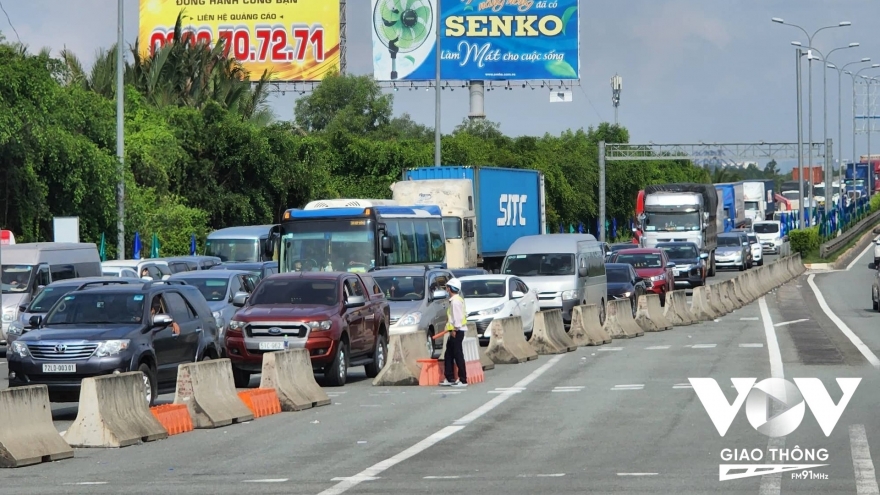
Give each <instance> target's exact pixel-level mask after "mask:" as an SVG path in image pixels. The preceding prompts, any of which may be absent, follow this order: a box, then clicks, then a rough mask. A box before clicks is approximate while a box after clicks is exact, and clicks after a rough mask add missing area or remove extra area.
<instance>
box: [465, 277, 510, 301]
mask: <svg viewBox="0 0 880 495" xmlns="http://www.w3.org/2000/svg"><path fill="white" fill-rule="evenodd" d="M506 294H507V282H506V281H505V280H486V279H482V280H481V279H476V280H462V281H461V295H462V296H463V297H464V298H465V299H479V298H496V297H504V296H505V295H506Z"/></svg>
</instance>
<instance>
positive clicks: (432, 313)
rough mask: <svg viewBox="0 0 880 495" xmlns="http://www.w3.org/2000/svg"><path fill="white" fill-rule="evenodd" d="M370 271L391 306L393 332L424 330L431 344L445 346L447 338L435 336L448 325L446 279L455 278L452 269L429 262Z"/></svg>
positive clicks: (390, 330)
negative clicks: (444, 339)
mask: <svg viewBox="0 0 880 495" xmlns="http://www.w3.org/2000/svg"><path fill="white" fill-rule="evenodd" d="M370 274H371V275H372V276H373V278H374V279H375V280H376V283H377V284H379V287H380V288H381V289H382V292H384V293H385V299H387V300H388V303H389V306H390V308H391V326H390V328H389V330H388V333H389V335H394V334H399V333H408V332H414V331H418V330H424V331H425V333H426V334H427V336H428V345H429V347H428V348H429V349H432V348H433V349H434V350H436V349H441V348H442V347H443V339H436V340H434V338H433V337H434V335H436V334H438V333H440V332H442V331H443V330H444V329H445V328H446V308H447V307H448V306H449V301H448V298H447V294H446V282H447V281H448V280H449V279H451V278H454V277H453V275H452V272H450V271H449V270H446V269H441V268H432V267H429V266H426V267H423V268H422V267H419V268H397V267H395V268H386V269H378V270H374V271H372V272H371V273H370Z"/></svg>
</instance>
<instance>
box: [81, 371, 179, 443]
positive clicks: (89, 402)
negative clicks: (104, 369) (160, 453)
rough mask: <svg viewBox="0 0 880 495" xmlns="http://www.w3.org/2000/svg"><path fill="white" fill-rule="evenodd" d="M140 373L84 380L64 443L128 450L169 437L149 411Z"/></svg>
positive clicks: (142, 375) (142, 377)
mask: <svg viewBox="0 0 880 495" xmlns="http://www.w3.org/2000/svg"><path fill="white" fill-rule="evenodd" d="M146 391H147V388H146V386H145V385H144V374H143V373H141V372H140V371H133V372H130V373H120V374H118V375H106V376H98V377H90V378H83V381H82V386H81V388H80V392H79V410H78V411H77V414H76V420H74V422H73V424H71V425H70V427H69V428H67V432H66V433H65V434H64V440H65V441H66V442H67V443H68V444H70V446H71V447H105V448H106V447H128V446H129V445H135V444H139V443H141V442H152V441H154V440H162V439H165V438H168V431H167V430H165V427H164V426H162V423H160V422H159V420H158V419H156V417H155V416H153V413H151V412H150V405H149V402H147V393H146Z"/></svg>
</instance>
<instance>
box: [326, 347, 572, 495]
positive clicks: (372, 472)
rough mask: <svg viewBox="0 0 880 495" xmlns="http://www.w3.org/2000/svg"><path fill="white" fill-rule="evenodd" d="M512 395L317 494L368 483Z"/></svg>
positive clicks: (530, 379) (529, 380)
mask: <svg viewBox="0 0 880 495" xmlns="http://www.w3.org/2000/svg"><path fill="white" fill-rule="evenodd" d="M564 357H565V354H558V355H556V356H554V357H552V358H551V359H550V360H549V361H547V363H545V364H544V365H543V366H541V367H540V368H538V369H536V370H535V371H532V372H531V373H530V374H529V375H528V376H526V377H525V378H523V379H522V380H520V381H519V382H517V383H516V384H515V385H514V387H518V388H525V387H527V386H528V385H529V384H530V383H532V382H533V381H535V380H537V379H538V377H540V376H541V375H543V374H544V373H545V372H546V371H547V370H548V369H550V368H551V367H553V366H554V365H555V364H556V363H558V362H559V361H560V360H561V359H562V358H564ZM514 394H515V392H506V393H504V394H502V395H499V396H498V397H495V398H493V399H492V400H490V401H488V402H486V403H485V404H483V405H482V406H480V407H478V408H476V409H474V410H473V411H471V412H470V413H469V414H467V415H465V416H463V417H461V418H459V419H458V420H456V421H455V423H453V425H451V426H447V427H445V428H443V429H442V430H440V431H438V432H437V433H434V434H433V435H431V436H429V437H428V438H425V439H424V440H422V441H420V442H418V443H417V444H415V445H413V446H412V447H410V448H408V449H406V450H404V451H403V452H401V453H399V454H397V455H394V456H392V457H389V458H388V459H385V460H384V461H380V462H378V463H376V464H374V465H372V466H370V467H368V468H367V469H364V470H363V471H361V472H360V473H358V474H356V475H354V476H352V477H350V478H348V479H346V480H345V481H341V482H339V483H337V484H336V485H334V486H332V487H330V488H328V489H326V490H324V491H323V492H321V493H319V494H318V495H340V494H342V493H345V492H347V491H348V490H351V489H352V488H354V487H355V486H357V485H359V484H360V483H361V482H363V481H368V480H369V479H371V478H373V477H374V476H377V475H379V474H381V473H382V472H384V471H386V470H388V469H390V468H392V467H394V466H395V465H397V464H399V463H401V462H403V461H405V460H407V459H409V458H410V457H413V456H415V455H417V454H419V453H421V452H424V451H425V450H427V449H429V448H431V447H432V446H433V445H435V444H437V443H439V442H441V441H443V440H445V439H446V438H449V437H450V436H452V435H454V434H455V433H458V432H459V431H461V430H463V429H464V428H465V426H467V425H468V424H470V423H471V422H473V421H474V420H476V419H478V418H480V417H481V416H483V415H484V414H486V413H488V412H489V411H491V410H493V409H495V408H496V407H498V406H500V405H501V404H503V403H504V402H505V401H506V400H507V399H509V398H511V397H513V395H514Z"/></svg>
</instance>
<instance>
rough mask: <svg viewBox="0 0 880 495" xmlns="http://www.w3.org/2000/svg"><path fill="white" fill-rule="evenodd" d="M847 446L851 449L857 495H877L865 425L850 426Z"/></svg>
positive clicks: (878, 489)
mask: <svg viewBox="0 0 880 495" xmlns="http://www.w3.org/2000/svg"><path fill="white" fill-rule="evenodd" d="M849 445H850V449H852V460H853V469H854V470H855V473H856V493H857V494H858V495H878V494H880V488H878V487H877V475H876V473H875V472H874V461H872V460H871V449H870V447H869V446H868V436H867V435H865V425H850V427H849Z"/></svg>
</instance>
